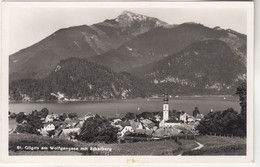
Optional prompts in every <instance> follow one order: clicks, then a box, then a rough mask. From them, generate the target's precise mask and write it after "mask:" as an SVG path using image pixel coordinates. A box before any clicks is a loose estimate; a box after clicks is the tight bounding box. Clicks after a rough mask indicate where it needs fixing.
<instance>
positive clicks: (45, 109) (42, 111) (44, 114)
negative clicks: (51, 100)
mask: <svg viewBox="0 0 260 167" xmlns="http://www.w3.org/2000/svg"><path fill="white" fill-rule="evenodd" d="M48 114H49V110H48V109H47V108H45V107H44V108H43V109H42V110H41V111H40V112H39V115H40V117H41V118H46V116H47V115H48Z"/></svg>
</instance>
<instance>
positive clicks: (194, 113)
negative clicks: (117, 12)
mask: <svg viewBox="0 0 260 167" xmlns="http://www.w3.org/2000/svg"><path fill="white" fill-rule="evenodd" d="M198 114H200V111H199V108H198V107H195V109H194V110H193V113H192V116H193V117H196V116H197V115H198Z"/></svg>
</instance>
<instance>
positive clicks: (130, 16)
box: [115, 10, 167, 26]
mask: <svg viewBox="0 0 260 167" xmlns="http://www.w3.org/2000/svg"><path fill="white" fill-rule="evenodd" d="M115 21H117V22H119V23H123V25H129V24H131V23H132V22H146V21H153V22H155V23H156V25H157V26H163V25H165V24H167V23H165V22H163V21H160V20H159V19H157V18H154V17H148V16H145V15H142V14H137V13H133V12H131V11H127V10H125V11H123V12H122V13H121V14H120V15H119V16H118V17H117V18H116V19H115Z"/></svg>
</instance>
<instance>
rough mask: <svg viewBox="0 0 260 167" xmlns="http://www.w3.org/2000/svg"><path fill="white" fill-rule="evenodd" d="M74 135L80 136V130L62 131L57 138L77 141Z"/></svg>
mask: <svg viewBox="0 0 260 167" xmlns="http://www.w3.org/2000/svg"><path fill="white" fill-rule="evenodd" d="M73 133H76V134H79V133H80V128H71V129H62V130H61V131H60V132H59V133H58V134H57V137H59V138H63V139H68V140H71V139H75V136H74V135H73Z"/></svg>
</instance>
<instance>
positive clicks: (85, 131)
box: [78, 115, 118, 143]
mask: <svg viewBox="0 0 260 167" xmlns="http://www.w3.org/2000/svg"><path fill="white" fill-rule="evenodd" d="M117 133H118V129H117V128H115V127H113V126H112V125H111V124H110V122H109V121H108V120H107V119H106V118H103V117H101V116H99V115H96V116H95V117H92V118H89V119H88V120H87V121H85V122H84V124H83V126H82V127H81V129H80V134H79V136H78V137H79V139H80V140H83V141H86V142H105V143H113V142H116V141H117Z"/></svg>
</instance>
